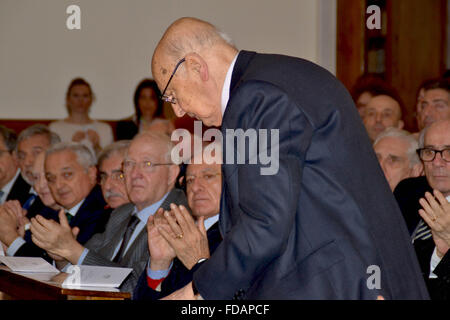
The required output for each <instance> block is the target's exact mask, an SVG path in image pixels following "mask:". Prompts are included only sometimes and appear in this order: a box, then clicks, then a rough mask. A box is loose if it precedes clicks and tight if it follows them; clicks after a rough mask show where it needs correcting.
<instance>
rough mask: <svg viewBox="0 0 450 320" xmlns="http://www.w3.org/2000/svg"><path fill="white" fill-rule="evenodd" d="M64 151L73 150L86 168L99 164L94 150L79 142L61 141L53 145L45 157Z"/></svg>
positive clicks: (79, 161)
mask: <svg viewBox="0 0 450 320" xmlns="http://www.w3.org/2000/svg"><path fill="white" fill-rule="evenodd" d="M62 151H71V152H73V153H74V154H75V155H76V156H77V161H78V163H79V164H80V165H81V166H82V167H83V168H84V169H86V170H88V169H89V168H90V167H93V166H95V165H96V164H97V159H96V157H95V155H94V154H93V153H92V151H91V150H90V149H89V148H88V147H86V146H85V145H84V144H81V143H78V142H60V143H57V144H55V145H53V146H51V147H50V148H49V149H48V150H47V152H46V154H45V157H46V158H47V157H48V156H49V155H51V154H53V153H57V152H62Z"/></svg>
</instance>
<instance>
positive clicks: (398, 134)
mask: <svg viewBox="0 0 450 320" xmlns="http://www.w3.org/2000/svg"><path fill="white" fill-rule="evenodd" d="M388 137H391V138H399V139H402V140H403V141H405V142H407V143H408V150H407V151H406V155H407V156H408V159H409V167H410V168H412V167H413V166H414V165H416V164H420V163H421V161H420V159H419V156H418V155H417V152H416V150H417V149H418V148H419V143H418V142H417V140H416V139H415V138H414V136H413V135H412V134H410V133H409V132H408V131H405V130H401V129H397V128H387V129H386V130H384V131H383V132H382V133H380V134H379V135H378V137H377V138H376V139H375V142H374V143H373V146H374V147H375V145H376V144H377V143H378V142H379V141H380V140H382V139H384V138H388Z"/></svg>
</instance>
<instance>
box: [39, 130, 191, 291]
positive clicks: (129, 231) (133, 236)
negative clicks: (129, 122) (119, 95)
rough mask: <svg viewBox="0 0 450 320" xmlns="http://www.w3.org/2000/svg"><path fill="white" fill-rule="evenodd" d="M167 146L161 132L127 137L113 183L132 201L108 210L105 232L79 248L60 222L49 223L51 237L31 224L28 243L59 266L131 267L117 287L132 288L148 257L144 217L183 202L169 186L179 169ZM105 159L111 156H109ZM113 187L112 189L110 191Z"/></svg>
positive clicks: (105, 179) (44, 230)
mask: <svg viewBox="0 0 450 320" xmlns="http://www.w3.org/2000/svg"><path fill="white" fill-rule="evenodd" d="M171 149H172V143H171V141H170V139H169V137H168V136H165V135H163V134H157V133H145V134H140V135H138V136H136V137H135V138H134V139H133V141H132V142H131V144H130V147H129V149H128V151H127V153H126V156H125V158H124V163H123V174H124V180H123V179H122V180H120V181H116V182H115V183H122V184H124V185H125V186H126V191H127V192H128V196H129V198H130V200H131V202H132V203H128V204H124V205H122V206H120V207H118V208H117V209H115V210H114V211H113V212H112V213H111V218H110V220H109V222H108V224H107V225H106V230H105V232H103V233H99V234H96V235H94V236H93V237H92V238H91V239H90V240H89V241H88V242H87V243H86V244H85V245H84V246H83V245H82V244H81V243H79V242H77V241H76V240H75V238H74V237H73V235H72V232H71V231H70V229H69V228H64V225H62V227H60V228H58V226H55V227H56V228H55V231H54V233H57V234H59V236H58V237H57V238H55V237H51V236H48V233H47V232H46V228H45V227H43V226H41V225H39V224H36V225H34V223H33V224H32V227H33V226H35V228H33V229H32V231H33V236H34V239H33V241H35V243H36V244H37V245H39V246H40V247H41V248H43V249H45V250H47V251H48V252H49V253H51V254H54V255H57V256H60V257H61V258H63V259H64V260H61V259H60V261H59V262H58V266H59V267H60V268H61V267H62V266H63V265H66V263H67V262H70V263H71V264H81V265H96V266H110V267H128V268H133V271H132V273H131V275H130V276H129V277H128V278H127V279H126V280H125V281H124V283H123V284H122V286H121V287H120V289H121V290H122V291H128V292H133V289H134V287H135V285H136V283H137V280H138V277H139V275H140V273H141V272H142V270H143V269H144V268H145V265H146V263H147V261H148V247H147V229H146V228H145V225H146V223H147V219H148V218H149V216H151V215H153V214H154V213H155V212H156V210H157V209H158V208H160V207H161V208H164V209H165V210H168V209H169V205H170V203H176V204H183V205H187V201H186V197H185V195H184V193H183V191H181V190H179V189H174V185H175V181H176V178H177V175H178V172H179V168H178V166H176V165H174V164H173V163H171V161H170V151H171ZM110 159H112V160H114V159H113V157H110ZM113 162H115V161H113ZM103 163H105V162H103ZM118 163H119V164H120V162H118ZM153 164H155V165H153ZM158 164H159V165H158ZM162 164H164V165H162ZM116 169H120V167H117V168H116ZM116 169H113V170H107V169H105V167H104V166H102V165H100V170H101V172H102V173H103V174H107V172H109V174H111V173H112V172H114V171H116ZM110 178H111V177H106V178H105V177H104V178H103V179H104V181H103V183H102V186H104V187H107V186H108V183H110V182H111V179H110ZM108 181H109V182H108ZM119 189H121V188H116V189H115V190H116V192H117V190H119ZM63 218H64V217H63ZM57 228H58V229H57Z"/></svg>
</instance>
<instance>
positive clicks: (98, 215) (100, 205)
mask: <svg viewBox="0 0 450 320" xmlns="http://www.w3.org/2000/svg"><path fill="white" fill-rule="evenodd" d="M106 205H107V204H106V202H105V200H104V199H103V195H102V191H101V188H100V187H99V186H98V185H96V186H95V187H94V188H93V189H92V190H91V192H90V193H89V194H88V195H87V197H86V199H85V200H84V202H83V204H82V205H81V207H80V208H79V209H78V211H77V213H76V215H75V217H73V218H72V221H70V226H71V227H72V228H73V227H78V228H80V232H79V233H78V236H77V241H78V242H79V243H81V244H85V243H86V242H87V241H88V240H89V239H90V238H91V237H92V236H93V235H94V234H96V233H100V232H103V231H104V230H105V225H106V223H107V222H108V219H109V215H110V213H111V209H107V208H106ZM41 215H42V216H43V217H44V218H46V219H53V220H55V221H59V218H58V212H55V211H54V210H44V211H43V212H42V213H41ZM26 239H27V236H26V235H25V240H26ZM15 256H18V257H42V258H44V259H46V260H47V261H51V260H52V259H51V258H50V257H49V256H48V254H47V253H46V252H45V251H44V250H42V249H41V248H39V247H38V246H36V245H35V244H34V243H32V242H27V243H25V244H24V245H22V246H21V247H20V249H19V250H17V252H16V254H15Z"/></svg>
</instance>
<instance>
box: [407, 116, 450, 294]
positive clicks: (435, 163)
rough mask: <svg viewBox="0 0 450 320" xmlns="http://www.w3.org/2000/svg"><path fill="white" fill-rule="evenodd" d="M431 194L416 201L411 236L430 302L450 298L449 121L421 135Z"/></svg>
mask: <svg viewBox="0 0 450 320" xmlns="http://www.w3.org/2000/svg"><path fill="white" fill-rule="evenodd" d="M418 153H419V155H420V158H421V159H422V161H423V163H424V169H425V176H426V178H427V180H428V183H429V185H430V186H431V188H432V189H433V191H432V192H426V193H425V195H424V196H423V198H421V199H420V200H419V203H420V206H421V207H422V209H420V210H419V214H420V216H421V218H422V219H423V220H421V221H420V223H419V224H418V226H417V228H416V230H415V231H414V233H413V241H414V247H415V249H416V252H417V256H418V258H419V261H420V262H421V267H422V272H423V275H424V277H425V279H426V282H427V285H428V289H429V292H430V295H431V298H432V299H446V300H448V299H450V285H449V279H450V272H449V270H450V253H449V252H448V249H449V247H450V120H441V121H435V122H434V123H432V124H430V125H429V126H428V127H427V128H426V129H425V130H424V131H422V133H421V135H420V149H419V151H418Z"/></svg>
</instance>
